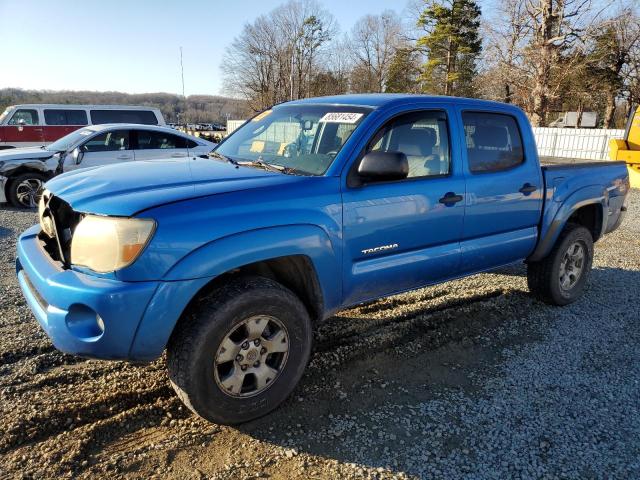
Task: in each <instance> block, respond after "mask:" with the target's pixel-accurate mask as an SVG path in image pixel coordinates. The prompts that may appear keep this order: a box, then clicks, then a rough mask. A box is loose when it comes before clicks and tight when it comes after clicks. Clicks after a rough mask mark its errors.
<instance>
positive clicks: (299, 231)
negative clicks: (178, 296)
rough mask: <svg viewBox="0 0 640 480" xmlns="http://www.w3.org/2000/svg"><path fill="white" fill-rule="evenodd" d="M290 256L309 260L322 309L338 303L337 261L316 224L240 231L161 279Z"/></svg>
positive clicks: (196, 253) (193, 255)
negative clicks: (321, 299) (315, 279)
mask: <svg viewBox="0 0 640 480" xmlns="http://www.w3.org/2000/svg"><path fill="white" fill-rule="evenodd" d="M289 255H305V256H306V257H308V258H309V259H310V260H311V262H312V264H313V266H314V268H315V271H316V273H317V275H318V281H319V283H320V288H321V290H322V294H323V298H324V300H325V304H326V305H325V306H326V307H327V308H329V309H331V308H332V307H335V306H336V305H337V304H338V303H339V302H340V296H341V292H342V282H341V278H342V275H341V274H340V259H339V258H338V255H337V254H336V252H335V251H334V248H333V245H332V244H331V240H330V239H329V236H328V235H327V234H326V232H325V231H324V230H323V229H322V228H320V227H318V226H316V225H285V226H279V227H269V228H261V229H257V230H250V231H247V232H242V233H238V234H234V235H230V236H227V237H223V238H221V239H218V240H215V241H213V242H210V243H208V244H206V245H204V246H202V247H200V248H198V249H197V250H195V251H193V252H191V253H190V254H189V255H187V256H186V257H184V258H182V259H181V260H180V261H179V262H178V263H177V264H176V265H174V266H173V267H172V268H171V269H170V270H169V271H168V272H167V273H166V275H165V276H164V278H163V280H165V281H176V280H187V279H189V280H190V279H195V278H204V277H207V278H213V277H217V276H218V275H221V274H223V273H225V272H229V271H231V270H233V269H235V268H239V267H242V266H244V265H249V264H251V263H255V262H260V261H263V260H269V259H272V258H277V257H285V256H289Z"/></svg>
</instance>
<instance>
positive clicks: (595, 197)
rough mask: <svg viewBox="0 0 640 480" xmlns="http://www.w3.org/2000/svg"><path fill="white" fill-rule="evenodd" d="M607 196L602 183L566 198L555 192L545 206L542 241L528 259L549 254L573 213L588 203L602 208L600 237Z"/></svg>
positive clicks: (539, 258) (577, 191)
mask: <svg viewBox="0 0 640 480" xmlns="http://www.w3.org/2000/svg"><path fill="white" fill-rule="evenodd" d="M607 198H608V195H607V191H606V189H603V187H602V185H588V186H586V187H582V188H580V189H578V190H576V191H575V192H573V193H572V194H571V195H569V196H568V197H566V198H564V199H563V198H562V197H561V196H560V195H559V192H554V195H553V198H550V199H548V202H549V204H548V205H546V206H545V212H544V215H543V217H542V223H541V227H540V241H539V242H538V245H537V246H536V249H535V250H534V251H533V253H532V254H531V255H530V256H529V258H528V260H530V261H538V260H542V259H543V258H545V257H546V256H547V255H549V253H550V252H551V249H552V248H553V246H554V245H555V243H556V241H557V240H558V237H559V236H560V233H561V232H562V230H563V229H564V227H565V225H566V224H567V221H568V220H569V218H571V215H573V213H574V212H575V211H576V210H578V209H580V208H582V207H585V206H587V205H594V204H595V205H598V206H599V208H600V214H601V215H600V218H601V219H602V222H601V223H600V225H599V227H598V228H599V230H600V232H599V233H600V235H598V237H599V236H601V235H602V234H603V233H604V232H603V228H604V226H605V225H604V219H605V218H606V217H605V215H604V214H605V212H606V206H607Z"/></svg>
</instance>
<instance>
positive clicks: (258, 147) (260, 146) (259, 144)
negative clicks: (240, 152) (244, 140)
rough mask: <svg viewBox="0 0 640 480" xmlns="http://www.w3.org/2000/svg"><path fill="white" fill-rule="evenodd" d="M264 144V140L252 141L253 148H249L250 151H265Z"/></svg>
mask: <svg viewBox="0 0 640 480" xmlns="http://www.w3.org/2000/svg"><path fill="white" fill-rule="evenodd" d="M264 145H265V142H263V141H262V140H254V141H253V142H252V143H251V148H250V149H249V151H250V152H254V153H262V152H263V151H264Z"/></svg>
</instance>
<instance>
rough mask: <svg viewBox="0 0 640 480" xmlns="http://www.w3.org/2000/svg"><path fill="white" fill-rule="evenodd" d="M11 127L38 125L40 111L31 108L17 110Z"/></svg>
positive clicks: (12, 118) (10, 121)
mask: <svg viewBox="0 0 640 480" xmlns="http://www.w3.org/2000/svg"><path fill="white" fill-rule="evenodd" d="M9 125H38V111H37V110H32V109H30V108H21V109H19V110H16V113H14V114H13V117H11V120H9Z"/></svg>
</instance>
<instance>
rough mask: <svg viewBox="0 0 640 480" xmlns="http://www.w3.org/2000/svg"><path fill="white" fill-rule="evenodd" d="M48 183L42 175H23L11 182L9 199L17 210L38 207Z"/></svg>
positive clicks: (8, 190) (31, 173) (32, 173)
mask: <svg viewBox="0 0 640 480" xmlns="http://www.w3.org/2000/svg"><path fill="white" fill-rule="evenodd" d="M46 181H47V177H46V176H44V175H42V174H41V173H36V172H28V173H22V174H20V175H18V176H16V177H15V178H13V179H11V180H10V181H9V185H8V186H7V198H8V199H9V202H11V204H12V205H13V206H14V207H17V208H34V207H37V206H38V201H39V200H40V195H42V189H43V186H44V183H45V182H46Z"/></svg>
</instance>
